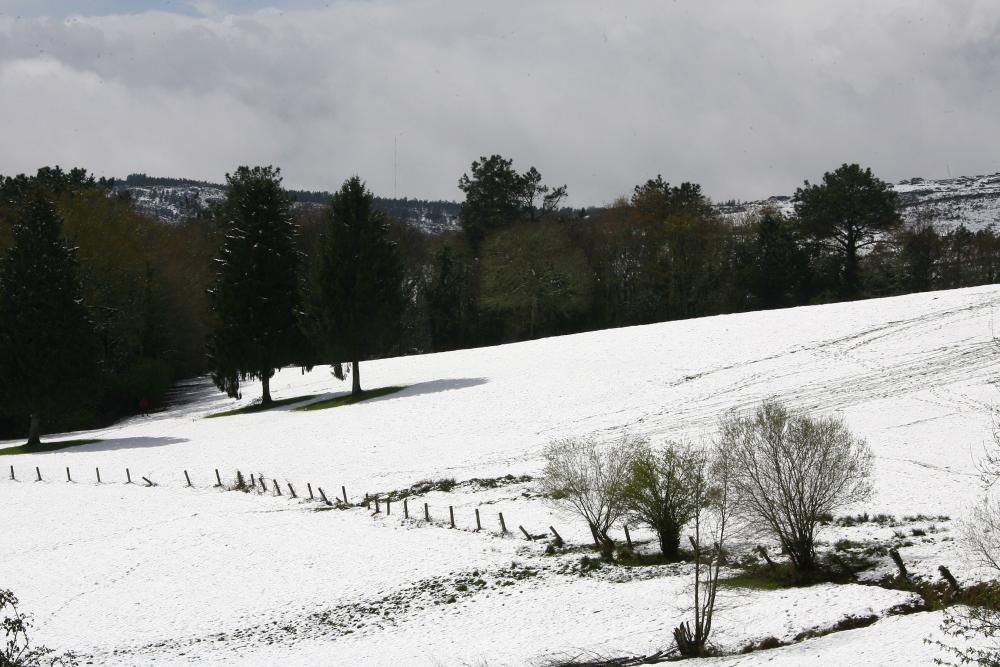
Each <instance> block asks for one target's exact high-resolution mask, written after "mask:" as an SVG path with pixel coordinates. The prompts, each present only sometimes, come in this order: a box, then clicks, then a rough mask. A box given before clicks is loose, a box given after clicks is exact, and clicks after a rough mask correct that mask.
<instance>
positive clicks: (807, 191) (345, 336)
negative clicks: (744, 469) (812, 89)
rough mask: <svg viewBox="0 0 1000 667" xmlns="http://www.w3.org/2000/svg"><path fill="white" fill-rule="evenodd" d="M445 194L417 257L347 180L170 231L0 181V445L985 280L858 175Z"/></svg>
mask: <svg viewBox="0 0 1000 667" xmlns="http://www.w3.org/2000/svg"><path fill="white" fill-rule="evenodd" d="M458 186H459V188H460V190H461V191H462V193H463V195H464V200H463V201H462V202H461V203H460V204H459V216H460V221H461V228H460V229H459V230H457V231H454V232H448V233H444V234H438V235H426V234H424V233H422V232H421V231H419V230H418V229H416V228H415V227H413V226H410V225H408V224H406V223H404V222H401V221H400V220H397V219H394V218H393V217H392V216H391V215H388V214H386V213H385V212H384V211H380V210H379V208H378V206H377V203H378V202H377V201H376V199H375V197H374V195H373V194H372V193H371V192H369V191H368V189H367V188H366V187H365V185H364V183H363V181H361V179H360V178H356V177H355V178H352V179H348V180H347V181H345V182H344V183H343V185H342V186H341V188H340V190H338V191H337V192H336V193H334V194H333V195H331V196H330V197H329V198H328V200H327V201H326V202H325V204H324V205H323V206H310V207H293V206H292V204H291V202H292V201H293V199H294V197H295V193H294V192H293V193H290V192H289V191H288V190H286V189H285V188H284V187H283V185H282V183H281V176H280V170H278V169H276V168H272V167H252V168H251V167H240V168H238V169H237V170H235V171H234V173H233V174H230V175H227V196H226V198H225V200H224V201H222V202H220V203H218V204H216V205H213V206H211V207H210V208H209V209H208V210H206V211H203V212H200V213H198V214H197V215H194V216H192V217H190V218H188V219H186V220H184V221H182V222H181V223H172V224H168V223H162V222H159V221H157V220H154V219H151V218H148V217H145V216H143V215H142V214H140V213H139V212H137V211H136V210H135V207H134V205H133V203H132V202H131V200H130V199H129V198H128V197H127V196H123V195H121V194H116V193H115V191H114V183H113V182H112V181H109V180H106V179H95V178H94V177H93V176H92V175H90V174H88V173H87V172H86V171H85V170H83V169H72V170H69V171H64V170H62V169H60V168H58V167H55V168H48V167H46V168H42V169H39V170H38V172H37V173H36V174H34V175H32V176H25V175H19V176H13V177H6V178H0V261H2V265H0V341H2V342H0V371H2V372H0V399H2V400H0V437H15V436H17V435H22V434H23V433H24V431H25V430H26V429H27V428H28V427H29V426H31V425H32V424H36V428H34V429H33V433H35V432H36V431H37V430H38V428H40V426H39V425H38V424H37V422H40V421H41V420H42V419H43V418H44V422H45V424H46V428H48V429H51V430H65V429H76V428H84V427H88V426H94V425H97V424H102V423H108V422H110V421H113V420H114V419H117V418H119V417H121V416H123V415H126V414H130V413H134V412H136V411H139V410H149V409H155V408H156V407H157V406H159V405H160V404H162V403H163V401H164V400H166V396H167V392H168V390H169V387H170V385H171V383H172V382H173V381H174V380H176V379H179V378H183V377H190V376H194V375H198V374H202V373H206V372H208V373H211V374H212V376H213V378H214V379H215V381H216V384H217V385H218V386H219V388H220V389H221V390H223V391H226V392H227V393H228V394H230V395H232V396H239V395H241V394H242V390H243V387H244V385H245V383H246V382H247V381H250V380H260V381H261V382H262V384H264V385H265V386H264V387H263V388H262V396H263V398H264V400H265V401H266V400H268V399H269V394H270V392H269V387H268V386H267V384H268V381H269V379H270V377H271V376H272V375H273V372H274V371H275V370H276V369H278V368H281V367H283V366H286V365H289V364H292V365H301V366H304V367H307V368H308V367H310V366H312V365H314V364H320V363H324V364H325V363H331V364H333V365H334V369H335V373H336V374H337V375H338V376H339V377H345V376H346V374H348V373H350V374H352V388H353V390H354V391H361V383H360V374H359V371H360V368H359V364H360V362H361V361H364V360H365V359H370V358H374V357H379V356H390V355H399V354H413V353H422V352H432V351H443V350H450V349H456V348H465V347H475V346H481V345H492V344H498V343H505V342H512V341H518V340H525V339H530V338H537V337H541V336H549V335H554V334H565V333H573V332H579V331H587V330H594V329H602V328H609V327H619V326H628V325H636V324H647V323H652V322H661V321H666V320H674V319H681V318H689V317H699V316H705V315H715V314H722V313H731V312H740V311H749V310H759V309H767V308H780V307H789V306H798V305H806V304H815V303H824V302H830V301H841V300H850V299H858V298H867V297H872V296H888V295H893V294H903V293H909V292H916V291H923V290H931V289H941V288H952V287H964V286H971V285H979V284H986V283H992V282H994V281H995V279H996V278H995V276H996V274H997V270H998V267H1000V238H998V236H997V234H996V233H995V232H994V231H993V230H992V229H986V230H980V231H976V232H972V231H970V230H968V229H966V228H965V227H958V228H957V229H953V230H951V231H948V232H939V231H937V230H936V229H935V227H934V226H933V222H934V221H933V220H923V221H921V222H920V223H919V224H917V225H915V226H903V225H901V223H900V216H899V212H898V202H897V200H896V196H895V194H894V192H893V191H892V189H891V188H890V187H889V186H888V185H887V184H886V183H884V182H883V181H881V180H880V179H878V178H877V177H876V176H875V175H874V174H872V172H871V170H870V169H863V168H862V167H860V166H858V165H855V164H852V165H846V164H845V165H842V166H841V167H839V168H837V169H836V170H834V171H832V172H828V173H826V174H824V176H823V178H822V180H821V181H820V182H818V183H815V184H812V183H809V182H808V181H807V182H805V183H804V184H803V186H802V187H801V188H799V189H798V190H797V191H796V193H795V199H794V201H795V211H794V214H793V215H787V216H786V215H783V214H781V213H780V212H778V211H776V210H767V209H765V210H762V211H760V212H757V213H755V214H753V215H750V216H747V217H746V219H743V220H732V219H730V218H725V217H723V216H721V215H720V214H719V213H718V212H717V210H716V208H715V207H714V206H713V205H712V202H711V201H710V200H709V199H708V197H706V196H705V195H704V193H703V192H702V191H701V187H700V186H699V185H697V184H695V183H686V182H685V183H681V184H679V185H674V184H671V183H668V182H666V181H665V180H664V179H663V178H661V177H659V176H657V177H656V178H652V179H649V180H647V181H646V182H644V183H640V184H638V185H636V186H635V187H634V189H633V191H632V192H631V193H630V194H629V195H628V196H624V197H621V198H619V199H618V200H616V201H614V202H613V203H612V204H611V205H609V206H608V207H606V208H603V209H600V210H591V211H589V212H588V211H574V210H572V209H568V208H566V207H565V206H564V202H565V199H566V196H567V189H566V186H553V185H550V184H548V183H546V182H544V179H543V177H542V175H541V174H540V173H539V172H538V170H537V169H535V168H534V167H529V168H528V169H527V170H525V171H520V170H518V169H516V168H515V166H514V164H513V161H512V160H511V159H509V158H505V157H503V156H500V155H492V156H484V157H482V158H480V159H479V160H476V161H474V162H473V163H472V164H471V167H470V169H469V171H468V172H466V173H465V174H463V175H462V176H461V177H460V179H459V181H458ZM42 266H44V270H40V267H42ZM46 290H50V291H52V290H55V291H56V292H58V294H54V293H52V294H50V293H48V292H46ZM60 299H61V300H62V301H60ZM57 303H63V304H64V306H63V307H60V308H56V306H54V305H47V306H43V305H40V304H57ZM32 346H34V347H32ZM32 355H36V356H37V357H38V359H40V361H30V360H32V359H34V358H35V357H34V356H32ZM43 361H44V363H43ZM29 404H30V405H29ZM32 414H35V415H36V419H35V420H32V419H30V418H29V416H30V415H32ZM35 434H36V435H37V433H35Z"/></svg>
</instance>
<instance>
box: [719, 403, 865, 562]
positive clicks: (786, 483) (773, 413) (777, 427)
mask: <svg viewBox="0 0 1000 667" xmlns="http://www.w3.org/2000/svg"><path fill="white" fill-rule="evenodd" d="M719 446H720V449H721V451H722V455H723V456H724V457H725V458H726V460H727V468H728V470H729V471H730V474H731V476H732V479H731V484H732V493H733V500H734V503H735V508H736V511H737V512H738V513H740V514H741V515H743V516H744V517H745V518H746V519H747V520H748V522H749V523H750V524H751V525H753V526H755V527H756V528H758V529H760V530H763V531H766V532H770V533H771V534H772V535H773V536H774V537H775V538H777V539H778V541H779V542H780V543H781V546H782V549H783V550H784V551H785V552H787V553H788V556H789V558H790V559H791V561H792V563H793V564H794V566H795V568H796V570H798V571H799V572H802V573H809V572H812V571H813V570H815V569H816V565H817V562H816V550H815V541H816V532H817V530H818V528H819V526H820V524H821V522H822V521H823V520H824V519H825V518H826V517H827V516H829V515H830V514H832V513H833V511H834V510H836V509H838V508H842V507H844V506H846V505H850V504H852V503H856V502H860V501H862V500H865V499H867V498H869V497H870V496H871V492H872V486H871V481H870V480H871V460H872V455H871V450H870V449H869V447H868V444H867V443H866V442H865V441H864V440H861V439H858V438H855V437H854V436H853V435H852V434H851V432H850V431H849V430H848V428H847V426H846V425H845V424H844V421H843V420H842V419H839V418H836V417H825V418H813V417H809V416H808V415H803V414H795V413H792V412H791V411H790V410H789V409H788V408H786V407H785V406H784V405H783V404H782V403H780V402H779V401H777V400H767V401H764V402H763V403H762V404H761V405H760V406H759V407H758V408H757V409H756V411H754V412H753V413H752V414H738V413H736V412H730V413H728V414H727V415H726V416H725V417H723V419H722V424H721V428H720V441H719Z"/></svg>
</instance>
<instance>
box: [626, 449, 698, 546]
mask: <svg viewBox="0 0 1000 667" xmlns="http://www.w3.org/2000/svg"><path fill="white" fill-rule="evenodd" d="M703 460H704V456H703V455H702V454H700V453H699V452H697V451H695V450H694V449H692V448H691V447H689V446H682V445H678V444H673V443H671V444H668V445H667V446H666V447H665V448H663V449H662V450H660V451H656V450H653V449H652V448H651V447H649V445H648V444H647V443H646V442H645V441H638V442H637V443H636V445H635V450H634V451H633V452H632V454H631V456H630V460H629V465H628V471H627V475H626V476H625V478H624V479H623V480H622V483H621V485H619V486H618V487H617V488H615V489H614V493H615V495H616V497H617V499H618V502H619V503H620V504H621V505H622V507H623V508H624V509H625V511H626V513H627V515H628V516H629V519H630V520H631V521H634V522H637V523H643V524H646V525H647V526H649V527H650V528H652V529H653V530H654V531H656V534H657V536H658V537H659V540H660V551H662V552H663V555H664V556H666V557H667V558H670V559H675V558H677V552H678V549H679V547H680V541H681V530H682V529H683V528H684V526H685V524H687V523H688V522H689V521H690V520H691V519H693V518H694V515H695V512H697V511H698V504H697V498H696V489H697V488H699V487H700V486H702V485H703V483H704V481H703V480H701V479H700V477H699V476H700V475H702V474H703V470H704V465H703V464H702V462H703Z"/></svg>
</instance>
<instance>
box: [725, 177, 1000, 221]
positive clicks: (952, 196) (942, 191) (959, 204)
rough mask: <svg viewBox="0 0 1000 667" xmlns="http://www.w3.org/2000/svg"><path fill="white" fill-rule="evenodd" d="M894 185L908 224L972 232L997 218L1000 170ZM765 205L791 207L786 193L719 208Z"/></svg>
mask: <svg viewBox="0 0 1000 667" xmlns="http://www.w3.org/2000/svg"><path fill="white" fill-rule="evenodd" d="M893 189H894V190H895V191H896V192H897V193H899V203H900V209H901V210H900V212H901V214H902V216H903V222H904V223H905V224H907V225H915V224H918V223H920V222H927V223H931V224H933V225H934V227H935V228H936V229H937V230H938V231H940V232H946V231H949V230H951V229H954V228H956V227H958V226H959V225H965V226H966V227H967V228H968V229H969V230H971V231H973V232H975V231H978V230H980V229H985V228H987V227H990V226H993V225H996V224H997V222H1000V173H998V174H989V175H985V176H983V175H980V176H959V177H958V178H946V179H940V180H932V179H928V180H925V179H923V178H911V179H908V180H903V181H900V182H899V183H896V184H895V185H893ZM764 207H772V208H777V209H778V210H780V211H782V212H784V213H785V214H791V213H792V212H793V210H794V207H793V203H792V198H791V196H788V195H779V196H773V197H769V198H768V199H761V200H757V201H749V202H730V203H727V204H721V205H719V207H718V208H719V210H720V211H721V212H722V213H723V215H725V216H727V217H729V218H731V219H734V220H740V219H742V218H743V217H744V216H746V215H747V214H751V213H753V212H754V211H758V210H760V209H762V208H764Z"/></svg>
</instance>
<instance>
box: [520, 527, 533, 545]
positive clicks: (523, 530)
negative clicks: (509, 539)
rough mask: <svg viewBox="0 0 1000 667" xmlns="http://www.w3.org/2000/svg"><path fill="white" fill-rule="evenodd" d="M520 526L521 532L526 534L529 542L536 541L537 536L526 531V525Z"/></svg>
mask: <svg viewBox="0 0 1000 667" xmlns="http://www.w3.org/2000/svg"><path fill="white" fill-rule="evenodd" d="M518 528H520V529H521V532H522V533H524V536H525V537H527V538H528V541H529V542H534V541H535V538H533V537H532V536H531V534H530V533H529V532H528V531H526V530H525V529H524V526H518Z"/></svg>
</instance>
